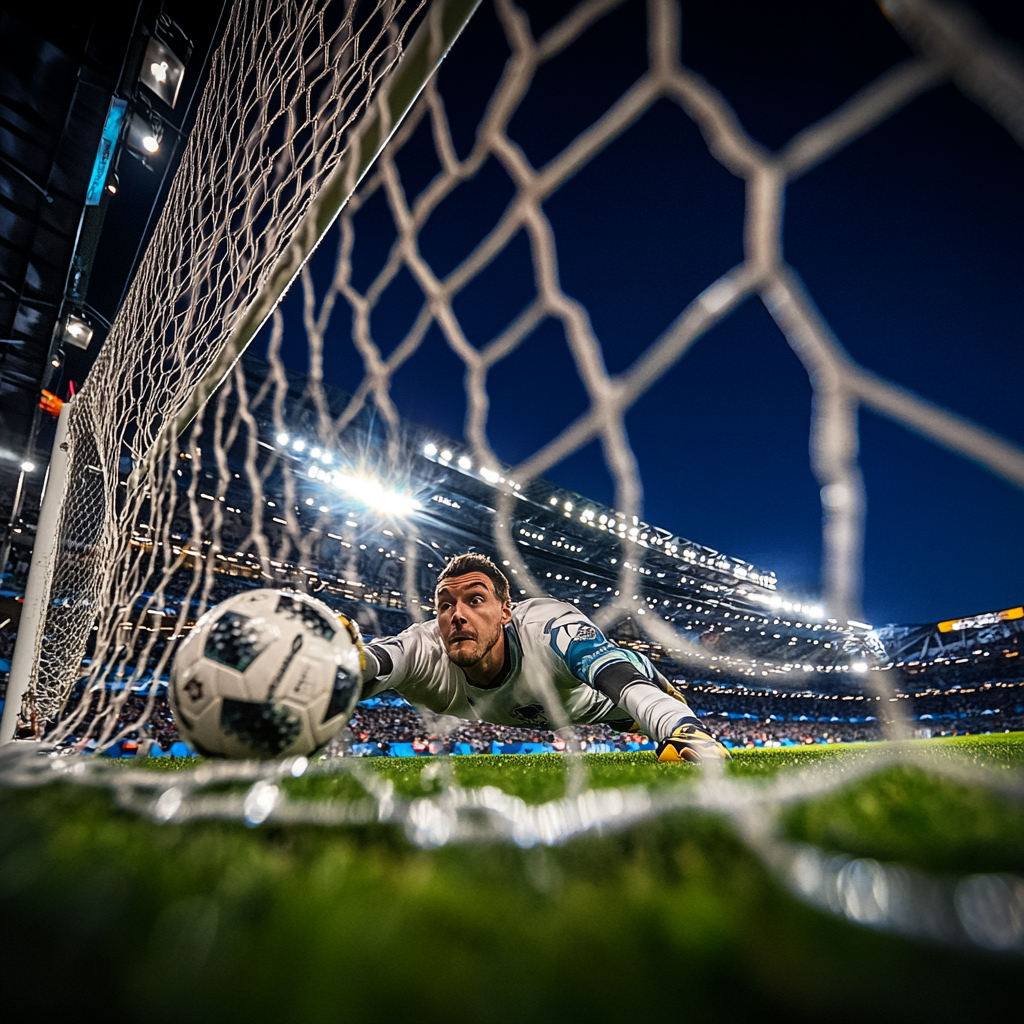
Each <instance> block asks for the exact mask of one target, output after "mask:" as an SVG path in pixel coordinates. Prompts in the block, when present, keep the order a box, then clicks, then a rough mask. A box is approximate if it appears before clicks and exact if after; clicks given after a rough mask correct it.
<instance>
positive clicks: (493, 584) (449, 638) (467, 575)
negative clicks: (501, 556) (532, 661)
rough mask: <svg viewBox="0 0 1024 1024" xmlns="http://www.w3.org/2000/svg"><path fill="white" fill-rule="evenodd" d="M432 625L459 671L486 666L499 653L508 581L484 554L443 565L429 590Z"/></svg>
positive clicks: (508, 608)
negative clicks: (431, 591)
mask: <svg viewBox="0 0 1024 1024" xmlns="http://www.w3.org/2000/svg"><path fill="white" fill-rule="evenodd" d="M434 604H435V607H436V608H437V624H438V629H439V631H440V634H441V640H442V642H443V643H444V648H445V651H446V653H447V654H448V657H449V658H451V660H452V661H453V662H455V664H456V665H459V666H460V667H461V668H463V669H472V668H474V667H476V666H480V667H481V668H483V667H485V666H489V665H490V662H491V661H494V660H497V659H499V658H500V656H501V652H502V651H503V650H504V646H503V644H502V635H503V634H502V627H504V626H505V625H507V624H508V622H509V620H510V619H511V617H512V605H511V592H510V589H509V585H508V578H507V577H506V576H505V574H504V573H503V572H502V571H501V570H500V569H499V568H498V567H497V566H496V565H495V564H494V562H492V561H491V560H490V559H489V558H488V557H487V556H486V555H479V554H476V553H474V552H469V553H467V554H464V555H456V556H455V557H454V558H451V559H449V560H448V563H447V564H446V565H445V567H444V568H443V569H442V570H441V573H440V575H439V576H438V578H437V587H436V588H435V591H434Z"/></svg>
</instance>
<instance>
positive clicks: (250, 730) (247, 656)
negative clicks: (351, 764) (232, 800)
mask: <svg viewBox="0 0 1024 1024" xmlns="http://www.w3.org/2000/svg"><path fill="white" fill-rule="evenodd" d="M362 658H363V655H362V646H361V641H360V637H359V633H358V631H357V630H356V629H355V627H354V626H353V625H352V624H351V623H350V622H349V621H348V619H346V618H344V617H343V616H341V615H338V614H337V613H336V612H334V611H332V610H331V609H330V608H328V607H327V605H325V604H324V603H323V602H322V601H317V600H316V599H315V598H312V597H309V596H307V595H306V594H299V593H293V592H291V591H284V590H250V591H247V592H245V593H242V594H235V595H234V596H233V597H229V598H228V599H227V600H226V601H223V602H221V603H220V604H219V605H217V606H216V607H215V608H211V609H210V611H208V612H207V613H206V614H205V615H203V616H202V617H201V618H200V619H199V621H198V622H197V623H196V624H195V627H194V628H193V629H192V631H191V632H190V633H189V635H188V636H187V637H186V638H185V640H184V642H183V643H182V645H181V647H180V648H179V649H178V652H177V656H176V658H175V660H174V667H173V668H172V669H171V680H170V688H169V689H170V699H171V708H172V710H173V711H174V719H175V723H176V725H177V727H178V732H179V733H181V736H182V738H183V739H185V740H187V741H188V742H189V743H191V744H192V745H193V746H194V747H195V748H196V750H197V751H199V753H201V754H206V755H208V756H215V757H231V758H274V757H290V756H297V755H300V754H302V755H309V754H311V753H313V752H314V751H315V750H318V749H319V748H320V747H322V746H324V744H326V743H327V742H328V741H329V740H330V739H331V738H332V737H333V736H334V735H335V734H336V733H337V732H338V731H339V730H340V729H341V727H342V726H343V725H345V723H346V722H347V721H348V720H349V718H350V717H351V715H352V709H353V708H354V707H355V705H356V702H357V701H358V700H359V690H360V680H361V667H362Z"/></svg>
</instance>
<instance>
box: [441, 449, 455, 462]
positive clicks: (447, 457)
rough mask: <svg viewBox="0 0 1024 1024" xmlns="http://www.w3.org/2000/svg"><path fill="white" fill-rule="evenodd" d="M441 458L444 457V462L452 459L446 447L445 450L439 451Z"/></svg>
mask: <svg viewBox="0 0 1024 1024" xmlns="http://www.w3.org/2000/svg"><path fill="white" fill-rule="evenodd" d="M441 458H442V459H444V461H445V462H451V461H452V453H451V452H450V451H448V449H447V448H445V450H444V451H443V452H441Z"/></svg>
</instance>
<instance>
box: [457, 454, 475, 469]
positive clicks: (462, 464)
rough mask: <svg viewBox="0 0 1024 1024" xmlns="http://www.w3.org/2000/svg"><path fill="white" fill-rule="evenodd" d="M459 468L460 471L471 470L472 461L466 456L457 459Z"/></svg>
mask: <svg viewBox="0 0 1024 1024" xmlns="http://www.w3.org/2000/svg"><path fill="white" fill-rule="evenodd" d="M459 468H460V469H472V468H473V461H472V459H470V458H469V456H468V455H463V456H461V457H460V458H459Z"/></svg>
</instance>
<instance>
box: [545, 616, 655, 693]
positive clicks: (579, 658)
mask: <svg viewBox="0 0 1024 1024" xmlns="http://www.w3.org/2000/svg"><path fill="white" fill-rule="evenodd" d="M548 631H549V633H550V642H551V649H552V650H553V651H554V653H555V656H556V657H557V658H559V659H560V660H561V661H562V662H563V663H564V664H565V666H566V668H568V670H569V672H570V673H572V675H573V676H575V677H576V678H577V679H579V680H580V682H583V683H587V684H589V685H590V686H593V687H595V689H599V690H602V691H604V690H606V689H607V679H608V678H614V679H615V680H616V682H617V684H618V683H620V682H621V685H616V689H618V690H621V689H622V685H625V683H626V682H627V681H629V680H635V679H644V680H648V681H650V682H653V681H654V677H655V673H654V666H653V665H652V664H651V662H650V660H649V659H648V658H646V657H645V656H644V655H642V654H638V653H637V652H636V651H631V650H628V649H627V648H625V647H620V646H619V645H618V644H617V643H615V641H614V640H609V639H608V638H607V637H605V635H604V634H603V633H602V632H601V630H600V629H598V628H597V626H595V625H594V623H593V622H591V621H590V619H588V618H587V617H586V616H585V615H584V614H583V613H582V612H580V611H578V610H577V609H575V608H571V609H570V608H567V610H566V612H565V613H564V614H562V615H560V616H559V617H557V618H555V619H553V620H551V622H550V623H549V624H548ZM599 676H600V677H601V680H600V683H599V681H598V677H599ZM601 684H604V685H601Z"/></svg>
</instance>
